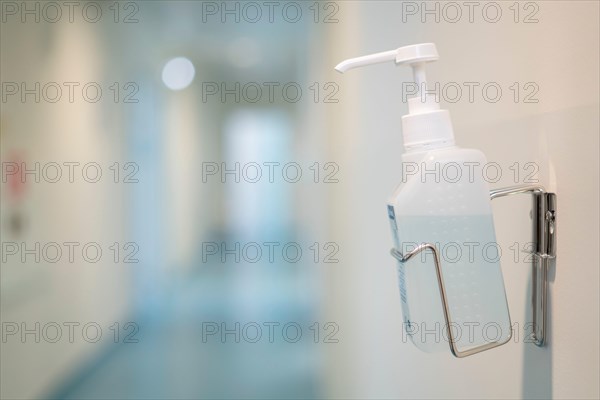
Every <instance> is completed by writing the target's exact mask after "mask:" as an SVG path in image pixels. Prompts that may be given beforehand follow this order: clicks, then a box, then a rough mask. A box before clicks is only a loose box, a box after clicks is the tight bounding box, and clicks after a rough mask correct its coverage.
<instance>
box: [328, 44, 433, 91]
mask: <svg viewBox="0 0 600 400" xmlns="http://www.w3.org/2000/svg"><path fill="white" fill-rule="evenodd" d="M439 58H440V56H439V55H438V52H437V49H436V48H435V44H433V43H421V44H413V45H411V46H404V47H400V48H398V49H396V50H391V51H384V52H382V53H375V54H370V55H368V56H362V57H356V58H351V59H349V60H345V61H342V62H341V63H339V64H338V65H336V67H335V69H336V70H337V71H339V72H342V73H344V72H346V71H348V70H350V69H352V68H358V67H364V66H367V65H373V64H380V63H384V62H388V61H394V62H395V63H396V65H402V64H408V65H410V66H411V67H412V68H413V74H414V76H415V82H416V83H417V84H418V85H419V87H420V86H421V84H422V83H424V82H426V78H425V63H427V62H430V61H436V60H438V59H439Z"/></svg>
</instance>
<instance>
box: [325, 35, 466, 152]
mask: <svg viewBox="0 0 600 400" xmlns="http://www.w3.org/2000/svg"><path fill="white" fill-rule="evenodd" d="M438 59H439V55H438V52H437V49H436V47H435V44H433V43H421V44H415V45H411V46H404V47H400V48H398V49H396V50H391V51H385V52H382V53H376V54H371V55H368V56H362V57H357V58H352V59H349V60H346V61H343V62H341V63H340V64H338V65H337V66H336V67H335V69H336V70H338V71H339V72H346V71H347V70H349V69H352V68H357V67H364V66H367V65H373V64H379V63H383V62H388V61H394V62H395V63H396V65H403V64H408V65H410V66H411V67H412V69H413V75H414V81H415V83H416V84H417V87H418V95H417V96H416V97H413V98H410V99H408V114H407V115H404V116H403V117H402V134H403V138H404V146H405V147H407V148H408V147H413V146H423V145H429V144H434V143H435V144H440V145H448V146H451V145H454V132H453V130H452V122H451V121H450V113H449V112H448V111H447V110H440V106H439V104H438V103H437V102H436V101H435V99H434V98H432V96H431V94H430V93H428V91H427V79H426V76H425V64H426V63H428V62H431V61H436V60H438Z"/></svg>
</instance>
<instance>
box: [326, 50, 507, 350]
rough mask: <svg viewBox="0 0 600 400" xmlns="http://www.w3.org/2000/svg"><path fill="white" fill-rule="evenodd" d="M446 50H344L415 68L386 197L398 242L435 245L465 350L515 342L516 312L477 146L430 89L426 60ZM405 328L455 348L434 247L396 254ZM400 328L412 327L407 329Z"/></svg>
mask: <svg viewBox="0 0 600 400" xmlns="http://www.w3.org/2000/svg"><path fill="white" fill-rule="evenodd" d="M438 58H439V56H438V53H437V49H436V47H435V45H434V44H433V43H424V44H417V45H412V46H405V47H401V48H399V49H396V50H392V51H387V52H383V53H378V54H373V55H369V56H364V57H358V58H354V59H350V60H346V61H344V62H342V63H341V64H339V65H338V66H337V67H336V70H338V71H340V72H345V71H347V70H348V69H351V68H355V67H362V66H367V65H372V64H375V63H382V62H388V61H394V62H395V63H396V64H397V65H404V64H408V65H410V66H411V67H412V68H413V73H414V80H415V82H416V83H417V85H418V88H419V95H418V96H416V97H414V98H410V99H408V110H409V113H408V115H404V116H403V117H402V135H403V139H404V147H405V152H404V154H403V155H402V170H403V171H402V174H401V175H402V181H401V183H400V185H399V186H398V187H397V189H396V190H395V191H394V194H393V195H392V197H391V199H390V200H389V202H388V216H389V219H390V223H391V227H392V234H393V238H394V242H395V247H396V249H398V250H399V251H400V252H402V253H403V254H406V253H408V252H409V251H411V250H413V249H414V248H416V246H418V245H419V244H422V243H432V244H434V245H435V246H436V248H437V250H438V252H439V256H440V261H441V265H442V275H443V282H444V285H445V288H446V294H447V299H448V305H449V317H450V321H451V322H452V323H451V326H450V329H452V330H453V331H452V333H453V335H454V338H455V345H456V346H457V348H458V349H459V350H460V351H466V350H469V349H472V348H474V347H478V346H482V345H485V344H490V343H495V344H496V345H500V344H504V343H506V342H508V341H509V340H510V338H511V336H512V330H511V323H510V316H509V313H508V306H507V301H506V294H505V291H504V281H503V278H502V272H501V270H500V262H499V258H500V254H501V253H500V248H499V246H498V245H497V243H496V237H495V231H494V222H493V217H492V209H491V200H490V197H489V187H488V184H487V182H486V180H485V179H484V175H483V173H482V171H483V168H484V167H485V165H486V163H487V161H486V158H485V156H484V155H483V153H482V152H480V151H479V150H472V149H463V148H460V147H458V146H456V145H455V143H454V133H453V130H452V123H451V121H450V113H449V112H448V111H447V110H441V109H440V107H439V104H438V103H437V102H436V101H435V99H434V98H433V97H432V96H431V94H430V92H429V91H428V90H427V82H426V77H425V64H426V63H427V62H431V61H435V60H437V59H438ZM398 277H399V286H400V298H401V302H402V310H403V316H404V325H405V326H404V329H405V332H406V333H407V334H408V337H410V338H411V340H412V342H413V343H414V344H415V345H416V346H417V347H418V348H420V349H421V350H424V351H427V352H433V351H441V350H447V349H448V340H449V339H448V337H449V335H448V331H447V327H446V324H445V319H444V313H443V309H442V302H441V299H440V292H439V288H438V281H437V277H436V273H435V266H434V262H433V255H432V254H430V252H426V251H425V252H421V253H420V254H418V255H417V256H415V257H413V258H412V259H411V260H410V261H408V262H405V263H398ZM403 337H406V336H405V335H403Z"/></svg>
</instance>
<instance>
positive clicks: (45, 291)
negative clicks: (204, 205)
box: [0, 22, 131, 399]
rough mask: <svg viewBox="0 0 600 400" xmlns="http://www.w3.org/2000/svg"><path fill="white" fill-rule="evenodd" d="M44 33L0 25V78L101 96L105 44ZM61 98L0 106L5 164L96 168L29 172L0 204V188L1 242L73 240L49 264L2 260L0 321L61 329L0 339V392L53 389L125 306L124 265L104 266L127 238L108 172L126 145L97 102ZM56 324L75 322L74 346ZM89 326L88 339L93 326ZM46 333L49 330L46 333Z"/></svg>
mask: <svg viewBox="0 0 600 400" xmlns="http://www.w3.org/2000/svg"><path fill="white" fill-rule="evenodd" d="M46 29H47V26H45V25H43V24H38V25H33V24H32V25H25V24H19V23H18V22H17V23H14V24H11V23H7V24H3V26H2V35H6V36H3V39H4V40H3V41H2V46H3V48H2V63H1V65H2V81H3V82H27V85H28V87H30V88H31V87H33V84H34V83H35V82H41V84H42V85H44V84H45V83H46V82H59V83H60V84H62V82H80V83H81V85H83V84H85V83H87V82H102V84H101V86H102V87H103V88H105V93H104V96H105V98H106V96H110V94H109V93H106V92H108V90H107V89H106V88H107V87H108V85H106V84H105V81H103V80H102V78H103V76H104V75H103V74H104V72H105V69H104V67H105V65H104V60H103V59H102V54H104V49H103V48H102V44H101V42H100V40H99V39H100V38H99V36H97V35H95V34H94V32H93V27H90V25H89V24H88V25H87V29H86V26H85V25H78V24H74V25H69V24H62V25H60V26H59V25H57V28H56V30H53V31H52V34H49V32H48V31H47V30H46ZM15 37H18V38H19V40H14V38H15ZM5 38H6V39H5ZM38 46H39V47H38ZM49 47H51V48H52V52H50V51H49V50H48V48H49ZM25 48H27V51H25ZM82 55H85V56H82ZM73 60H76V62H74V61H73ZM40 66H43V67H40ZM109 79H110V78H109ZM109 85H110V84H109ZM79 89H81V86H80V87H79ZM80 93H81V92H79V95H80ZM65 98H68V96H67V94H66V89H65V92H64V93H63V100H62V101H60V102H58V103H56V104H51V103H47V102H44V101H43V100H42V101H40V102H39V103H35V102H34V100H33V96H29V97H28V100H27V101H26V102H25V103H21V102H20V101H19V100H18V99H19V97H17V99H16V100H14V99H11V100H9V101H7V102H3V104H2V112H1V114H0V117H1V120H2V136H1V141H2V149H1V150H2V154H1V156H2V161H3V162H5V161H10V160H11V159H10V157H11V156H10V155H11V154H12V153H13V152H15V153H16V154H20V155H21V157H22V161H23V162H25V163H26V164H27V167H28V168H33V165H34V164H35V163H36V162H38V163H40V165H42V166H43V165H45V163H50V162H54V163H58V164H59V165H62V164H63V163H64V162H80V163H81V164H80V165H84V164H85V163H88V162H96V163H98V164H99V165H100V166H101V168H102V171H103V173H104V175H103V178H102V179H100V181H99V182H98V183H95V184H94V183H87V182H85V181H84V180H83V179H82V178H81V169H79V170H76V175H74V177H75V178H74V183H69V181H68V178H67V175H66V173H67V172H66V171H67V170H66V169H65V170H63V177H62V179H61V180H60V182H58V183H48V182H47V181H45V180H44V179H40V183H36V182H35V178H34V177H33V176H32V175H30V176H28V177H27V183H26V184H25V194H24V196H23V199H22V201H21V202H20V203H19V204H17V205H16V206H15V205H14V204H9V203H11V199H10V193H9V191H10V190H9V188H8V186H9V185H8V184H5V183H3V184H2V202H3V207H2V216H1V217H2V221H3V224H2V241H3V242H17V243H21V242H25V243H27V247H28V248H33V246H34V243H35V242H39V243H40V246H44V244H46V243H49V242H56V243H59V244H62V243H63V242H79V243H81V245H80V247H79V248H78V251H79V253H77V252H76V253H75V254H76V256H75V258H74V260H75V262H73V263H70V262H69V260H68V255H67V254H65V253H63V256H62V257H61V258H60V261H59V262H57V263H47V262H44V260H41V262H40V263H36V262H34V259H33V256H28V258H27V262H25V263H22V262H20V260H19V258H18V256H16V257H10V258H8V259H7V262H6V263H3V264H2V271H1V272H2V275H1V280H0V281H1V285H2V286H1V293H2V312H1V316H2V323H17V324H19V325H20V324H21V323H26V324H27V328H28V329H33V328H34V326H35V324H36V323H39V324H40V326H41V327H43V326H44V325H45V324H48V323H56V324H58V325H59V326H61V327H63V328H64V330H63V337H62V339H61V340H59V341H58V342H57V343H51V342H50V341H47V340H44V338H43V337H39V336H38V340H39V343H36V342H35V338H34V336H33V335H29V336H27V337H26V340H25V343H22V339H21V337H20V335H16V336H12V337H10V338H9V339H7V341H6V342H3V343H2V351H1V363H0V365H1V370H0V377H1V379H0V380H1V382H2V385H1V386H2V391H1V397H2V398H15V399H16V398H36V397H40V396H47V395H49V394H50V393H52V391H54V390H57V389H58V385H60V384H61V382H64V381H65V380H66V379H68V377H69V376H70V375H71V374H73V373H74V371H77V370H78V369H79V368H81V366H83V365H85V363H86V362H87V361H88V360H91V359H92V358H93V357H94V356H96V355H98V354H100V353H102V351H103V350H104V349H105V348H106V346H108V345H110V342H111V332H110V330H109V327H110V326H111V325H112V324H113V323H114V322H117V321H119V322H120V321H121V320H122V318H124V317H125V316H126V315H127V313H128V311H129V310H130V308H131V301H130V297H129V293H130V285H131V281H130V278H131V264H130V265H124V264H121V263H119V264H116V263H114V262H112V255H111V254H110V251H109V249H108V246H111V244H112V243H114V242H118V243H124V242H125V241H126V240H128V239H127V232H126V229H125V227H126V225H125V221H126V216H127V213H126V210H125V209H124V204H125V202H124V201H123V200H124V198H125V193H126V190H125V187H124V186H123V184H122V183H121V184H115V183H113V182H112V177H111V175H110V173H111V171H110V170H109V169H108V168H109V167H110V166H111V165H112V164H113V163H114V162H117V161H118V162H121V163H122V159H123V153H124V151H125V149H124V143H125V141H124V140H123V138H122V135H123V131H122V130H121V129H119V126H120V125H119V122H120V121H119V120H118V118H115V119H110V120H107V119H105V118H103V116H104V115H103V113H102V111H103V110H104V108H103V106H104V107H106V104H107V103H106V102H104V103H100V104H96V103H87V102H85V101H82V99H81V97H77V99H76V101H74V103H72V104H71V103H69V102H68V101H67V100H64V99H65ZM109 98H110V97H109ZM110 104H111V103H110V102H109V103H108V107H110ZM112 115H118V114H112ZM121 165H122V164H121ZM65 168H66V167H65ZM79 168H81V167H79ZM15 209H17V210H20V212H21V213H22V215H23V217H24V219H25V222H26V224H25V228H24V229H23V232H22V234H20V235H13V234H12V232H11V231H10V230H9V229H8V226H7V224H5V223H4V222H5V221H7V219H8V218H9V216H10V214H11V213H12V212H14V210H15ZM91 242H95V243H98V244H99V245H100V246H101V248H102V249H103V256H102V258H101V260H100V261H99V262H98V263H96V264H94V263H86V262H83V260H82V257H81V253H80V252H81V246H82V245H83V244H85V243H91ZM63 248H64V247H63ZM77 254H79V256H77ZM65 322H67V323H68V322H77V323H79V324H80V325H79V327H78V328H75V329H78V330H76V331H75V335H74V336H73V337H74V342H73V343H69V341H68V339H66V337H68V328H67V327H66V326H65V325H63V324H64V323H65ZM88 322H95V323H97V324H98V325H99V326H100V327H101V328H102V329H103V335H102V339H101V340H100V341H99V342H97V343H88V342H86V341H85V340H83V339H82V335H81V327H82V326H83V325H84V324H86V323H88ZM40 329H41V328H40ZM38 332H41V330H39V331H38ZM90 332H91V333H90V334H91V335H92V334H93V330H92V331H90ZM53 334H54V331H50V333H49V335H53ZM50 337H51V336H50Z"/></svg>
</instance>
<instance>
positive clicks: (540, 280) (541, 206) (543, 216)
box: [390, 185, 556, 357]
mask: <svg viewBox="0 0 600 400" xmlns="http://www.w3.org/2000/svg"><path fill="white" fill-rule="evenodd" d="M514 194H531V195H532V198H533V207H532V210H531V218H532V222H533V246H534V247H533V250H532V254H533V257H532V266H531V267H532V281H531V283H532V290H531V293H532V296H531V303H532V304H531V305H532V308H533V332H532V338H533V341H534V343H535V344H536V345H537V346H543V345H544V344H545V343H546V333H547V330H546V314H547V308H548V301H547V300H548V299H547V298H548V263H549V260H550V259H552V258H555V257H556V194H555V193H548V192H546V190H545V189H544V188H543V187H542V186H537V185H519V186H510V187H506V188H502V189H495V190H491V191H490V198H491V200H494V199H497V198H499V197H504V196H509V195H514ZM424 250H430V251H431V252H432V253H433V255H434V262H435V271H436V275H437V281H438V286H439V290H440V298H441V300H442V306H443V312H444V319H445V321H446V328H447V331H448V336H449V337H448V339H449V340H448V342H449V344H450V351H451V352H452V354H454V355H455V356H456V357H467V356H470V355H472V354H476V353H479V352H482V351H485V350H489V349H492V348H494V347H497V346H499V345H500V344H502V343H497V342H492V343H487V344H484V345H482V346H478V347H475V348H471V349H468V350H465V351H459V350H458V347H457V346H456V343H455V338H454V337H453V334H452V329H450V328H451V324H452V321H451V320H450V311H449V310H450V308H449V305H448V299H447V296H446V288H445V286H444V279H443V274H442V267H441V262H440V258H439V252H438V250H437V249H436V247H435V245H433V244H431V243H423V244H421V245H420V246H418V247H417V248H416V249H414V250H413V251H411V252H409V253H407V254H406V255H404V254H402V253H401V252H399V251H398V250H397V249H392V250H391V251H390V253H391V254H392V256H393V257H394V258H395V259H396V260H398V261H399V262H401V263H405V262H407V261H408V260H410V259H411V258H413V257H414V256H415V255H417V254H419V253H420V252H422V251H424Z"/></svg>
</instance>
